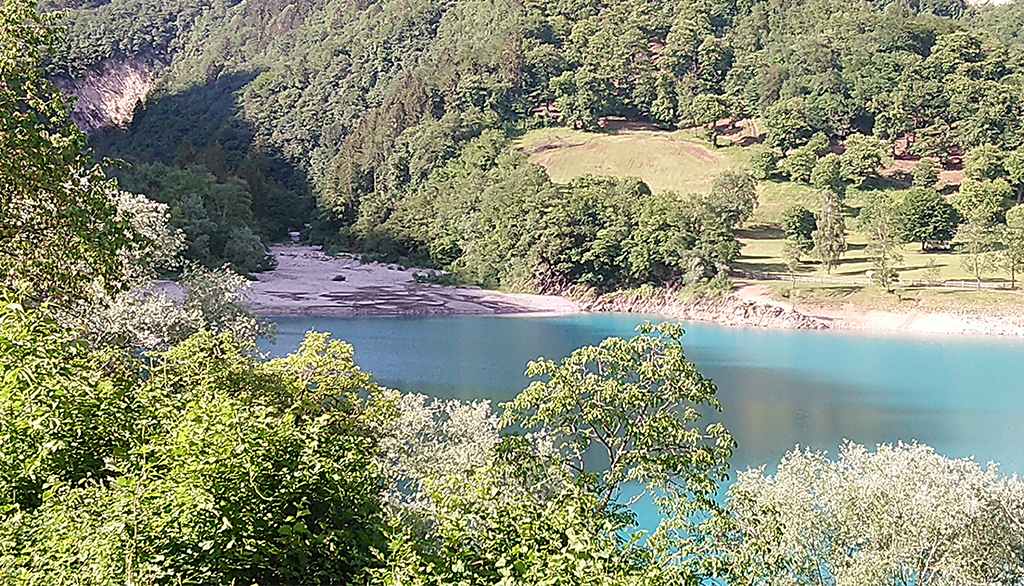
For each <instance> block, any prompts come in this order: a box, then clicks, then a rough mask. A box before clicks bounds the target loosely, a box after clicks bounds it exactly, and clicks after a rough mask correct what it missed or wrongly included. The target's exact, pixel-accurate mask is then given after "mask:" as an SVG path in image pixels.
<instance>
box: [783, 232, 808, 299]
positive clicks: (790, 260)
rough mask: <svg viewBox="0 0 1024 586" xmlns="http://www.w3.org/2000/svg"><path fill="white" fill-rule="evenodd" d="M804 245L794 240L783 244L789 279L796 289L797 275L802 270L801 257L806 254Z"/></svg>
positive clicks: (791, 239) (787, 240)
mask: <svg viewBox="0 0 1024 586" xmlns="http://www.w3.org/2000/svg"><path fill="white" fill-rule="evenodd" d="M803 247H804V244H803V243H802V242H800V241H798V240H795V239H793V238H787V239H786V240H784V241H783V243H782V261H783V262H784V263H786V270H787V271H789V279H790V281H792V282H793V288H794V289H795V288H796V273H797V271H799V270H800V257H801V256H803V253H804V248H803Z"/></svg>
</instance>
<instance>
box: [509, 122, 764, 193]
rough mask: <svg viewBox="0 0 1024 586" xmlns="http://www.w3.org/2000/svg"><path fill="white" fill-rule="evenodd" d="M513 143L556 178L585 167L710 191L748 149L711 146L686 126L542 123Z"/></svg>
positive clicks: (682, 189) (661, 187) (666, 186)
mask: <svg viewBox="0 0 1024 586" xmlns="http://www.w3.org/2000/svg"><path fill="white" fill-rule="evenodd" d="M517 146H518V147H519V148H521V149H522V150H523V151H524V152H526V153H528V154H529V155H530V161H532V162H534V163H537V164H539V165H543V166H544V167H545V168H546V169H547V170H548V174H549V175H550V176H551V179H552V180H553V181H555V182H558V183H566V182H568V181H569V180H571V179H572V178H574V177H578V176H580V175H584V174H587V173H590V174H594V175H613V176H616V177H640V178H641V179H643V180H644V181H645V182H646V183H647V185H649V186H650V187H651V190H653V191H655V192H658V191H669V190H671V191H677V192H679V193H706V192H708V191H710V189H711V184H712V183H713V182H714V180H715V177H717V176H718V175H719V174H721V173H722V172H723V171H727V170H729V169H739V168H741V167H743V166H744V165H745V164H746V162H747V155H748V151H746V150H745V149H743V148H741V147H736V146H729V147H722V148H719V149H711V148H709V147H710V145H709V144H708V143H707V142H704V141H701V140H699V139H697V138H696V137H694V135H693V133H691V132H686V131H678V132H654V131H632V132H617V133H602V134H595V133H586V132H578V131H575V130H569V129H565V128H544V129H540V130H534V131H531V132H529V133H527V134H526V135H524V136H523V137H521V138H520V139H519V140H518V141H517Z"/></svg>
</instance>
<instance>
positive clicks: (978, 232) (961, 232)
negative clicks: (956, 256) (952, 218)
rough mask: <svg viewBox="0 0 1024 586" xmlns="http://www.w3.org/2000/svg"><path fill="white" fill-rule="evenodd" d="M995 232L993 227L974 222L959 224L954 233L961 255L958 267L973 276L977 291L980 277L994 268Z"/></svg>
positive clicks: (979, 288) (979, 286)
mask: <svg viewBox="0 0 1024 586" xmlns="http://www.w3.org/2000/svg"><path fill="white" fill-rule="evenodd" d="M995 232H996V229H995V226H994V225H992V224H983V223H975V222H968V223H966V224H961V225H960V228H959V229H957V232H956V239H955V240H954V243H956V244H958V245H960V247H961V253H962V254H963V256H962V257H961V259H960V265H961V266H962V267H963V268H964V269H965V270H967V271H969V272H970V273H971V274H972V275H973V276H974V279H975V281H976V282H977V284H978V290H979V291H981V278H982V276H984V274H985V273H987V272H989V271H990V270H992V269H993V268H994V267H995V260H996V259H995V257H994V256H993V254H992V253H993V250H994V248H995V243H996V233H995Z"/></svg>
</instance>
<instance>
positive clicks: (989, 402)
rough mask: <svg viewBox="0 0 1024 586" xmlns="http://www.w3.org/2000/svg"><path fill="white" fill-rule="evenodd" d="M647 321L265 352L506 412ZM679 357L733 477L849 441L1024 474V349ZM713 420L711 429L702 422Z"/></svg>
mask: <svg viewBox="0 0 1024 586" xmlns="http://www.w3.org/2000/svg"><path fill="white" fill-rule="evenodd" d="M643 320H644V318H643V317H642V316H636V315H618V314H585V315H573V316H567V317H550V318H523V317H446V318H411V319H329V318H280V319H277V320H275V321H277V323H278V327H279V333H278V336H277V344H276V345H275V346H266V347H265V349H266V350H268V351H269V352H271V353H272V354H286V353H288V352H291V351H293V350H295V349H296V348H297V347H298V343H299V341H300V340H301V338H302V336H303V334H304V333H305V332H306V331H307V330H310V329H316V330H317V331H321V332H322V331H328V332H331V333H332V334H333V335H334V336H335V337H336V338H340V339H343V340H346V341H347V342H350V343H352V344H353V345H354V346H355V353H356V361H357V362H358V363H359V365H360V366H361V367H362V368H363V369H365V370H368V371H370V372H372V373H373V374H374V375H376V377H377V379H378V381H380V382H381V383H383V384H386V385H388V386H391V387H394V388H398V389H402V390H406V391H419V392H424V393H428V394H431V395H435V396H439V397H449V398H450V397H457V398H461V399H479V398H487V399H492V400H494V401H495V402H501V401H507V400H509V399H511V398H512V397H514V396H515V395H516V394H517V393H518V392H519V391H520V390H522V389H523V388H524V387H525V386H526V384H527V383H528V380H527V379H526V377H524V376H523V371H524V369H525V366H526V363H527V361H529V360H531V359H534V358H536V357H538V356H544V357H546V358H552V359H557V358H561V357H563V356H565V355H567V354H569V353H570V352H571V351H572V350H573V349H574V348H577V347H579V346H583V345H587V344H597V343H598V342H600V341H601V340H603V339H604V338H606V337H608V336H630V335H633V328H634V327H635V326H636V325H637V324H639V323H641V322H642V321H643ZM685 325H686V331H687V334H686V336H685V339H684V346H685V348H686V351H687V357H688V358H689V359H690V360H691V361H692V362H694V363H695V364H696V365H697V366H698V368H699V369H700V370H701V372H703V373H704V374H705V375H706V376H710V377H712V378H713V379H714V381H715V382H716V383H717V385H718V387H719V399H720V400H721V402H722V407H723V413H722V414H721V416H720V419H721V421H722V422H723V423H724V424H725V425H726V427H727V428H728V429H729V430H730V431H731V432H732V434H733V436H734V437H735V438H736V441H737V442H738V443H739V447H738V449H737V450H736V454H735V457H734V458H733V462H732V463H733V466H732V467H733V469H734V470H735V469H745V468H746V467H748V466H759V465H761V464H768V469H769V471H771V470H773V469H774V466H775V465H776V464H778V462H779V459H780V458H781V457H782V456H783V454H785V452H786V451H788V450H791V449H792V448H793V447H794V446H795V445H797V444H799V445H800V446H809V447H812V448H815V449H824V450H827V451H828V452H829V453H831V454H835V452H836V449H837V447H838V445H839V444H840V443H841V442H842V440H844V439H847V438H848V439H851V440H853V441H855V442H858V443H861V444H866V445H874V444H877V443H888V442H896V441H898V440H903V441H905V442H909V441H911V440H915V439H916V440H918V441H920V442H923V443H927V444H929V445H931V446H933V447H934V448H935V449H936V450H937V451H939V452H940V453H942V454H945V455H947V456H954V457H964V456H974V457H975V458H976V459H977V460H979V461H980V462H983V463H984V462H987V461H989V460H995V461H998V462H1001V463H1002V466H1001V469H1002V470H1003V471H1004V472H1007V473H1021V472H1024V368H1022V365H1024V343H1022V342H1018V341H1009V340H1001V339H983V338H955V337H937V338H924V337H895V336H886V337H883V336H863V335H851V334H845V333H843V334H837V333H830V332H790V331H778V330H762V329H739V328H725V327H720V326H716V325H711V324H703V323H687V324H685ZM708 422H710V420H709V421H708Z"/></svg>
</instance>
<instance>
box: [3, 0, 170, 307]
mask: <svg viewBox="0 0 1024 586" xmlns="http://www.w3.org/2000/svg"><path fill="white" fill-rule="evenodd" d="M53 33H54V28H53V22H52V20H51V19H49V18H44V17H41V16H39V15H38V14H37V12H36V6H35V3H34V2H27V1H24V0H13V1H10V2H4V3H3V5H2V6H0V151H2V152H3V153H4V156H3V157H0V286H3V287H7V288H12V287H13V288H19V289H23V290H24V291H25V293H26V294H27V295H29V296H30V297H31V298H33V299H34V300H36V301H42V300H46V299H52V300H59V301H62V302H66V301H69V300H74V299H80V298H83V297H85V296H86V294H87V289H88V287H90V286H91V285H95V284H100V286H101V287H103V288H105V289H108V290H114V289H118V288H120V287H122V286H123V285H124V280H125V268H124V263H125V261H126V259H130V258H133V257H134V255H133V251H141V250H145V249H147V248H148V247H149V244H150V242H149V241H148V239H146V238H145V237H144V236H142V235H141V234H139V233H138V232H136V231H135V229H134V227H133V226H132V223H131V218H130V217H128V216H127V215H125V214H123V213H121V211H120V210H119V209H118V207H117V205H116V199H117V197H118V195H119V190H118V189H117V185H116V183H115V182H113V181H112V180H110V179H108V178H107V177H105V175H104V174H103V172H102V170H101V169H100V168H99V166H97V165H96V164H95V162H94V161H93V159H92V156H91V155H90V154H89V152H88V151H87V149H86V146H87V143H86V137H85V135H84V134H82V132H81V131H80V130H78V128H77V127H75V125H74V124H73V123H72V122H71V119H70V117H69V114H68V112H69V108H70V105H69V103H68V100H67V99H66V98H65V97H64V96H63V95H62V94H61V93H60V91H59V90H58V89H57V88H56V87H55V86H54V85H53V84H51V83H50V82H49V81H48V80H47V79H46V78H45V77H44V75H43V70H42V52H43V51H44V50H45V48H46V47H48V46H49V45H50V43H51V41H52V40H53V36H52V35H53Z"/></svg>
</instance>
